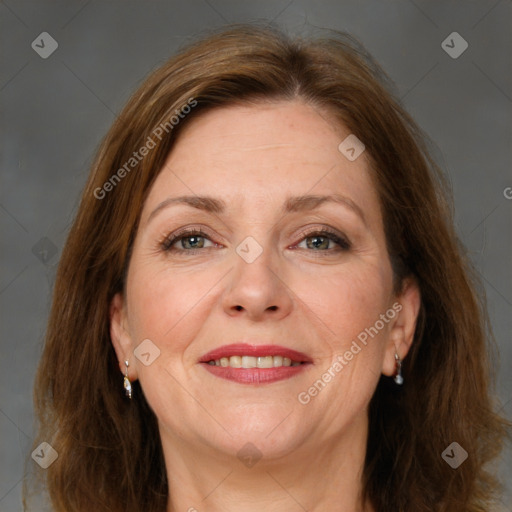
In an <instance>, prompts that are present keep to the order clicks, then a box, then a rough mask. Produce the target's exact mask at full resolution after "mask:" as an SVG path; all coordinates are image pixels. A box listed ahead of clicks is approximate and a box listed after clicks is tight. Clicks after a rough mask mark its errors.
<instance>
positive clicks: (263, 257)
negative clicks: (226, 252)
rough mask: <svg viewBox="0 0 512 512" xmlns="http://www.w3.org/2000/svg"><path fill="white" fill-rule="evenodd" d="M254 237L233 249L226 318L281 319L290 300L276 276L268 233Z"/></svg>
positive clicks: (276, 261)
mask: <svg viewBox="0 0 512 512" xmlns="http://www.w3.org/2000/svg"><path fill="white" fill-rule="evenodd" d="M256 236H258V238H259V239H260V241H261V243H260V242H259V241H258V240H257V239H256ZM256 236H248V237H246V238H244V239H243V240H242V241H241V242H240V243H239V244H238V245H237V246H236V248H235V252H234V254H233V260H234V261H233V263H234V269H233V270H234V271H233V272H230V278H229V279H230V285H229V287H228V289H227V291H226V294H225V297H224V309H225V310H226V312H228V313H229V314H234V312H235V311H236V312H240V313H241V312H245V314H247V315H249V316H250V317H252V318H259V317H261V316H262V315H265V314H269V313H270V312H273V316H274V317H275V316H276V315H277V316H282V315H285V314H287V313H288V312H289V310H290V308H291V298H290V296H289V293H288V291H287V289H286V287H285V286H284V284H283V282H282V280H281V279H280V278H279V275H278V267H279V254H278V252H277V249H276V248H275V247H274V246H273V245H272V244H271V237H270V236H269V233H268V232H267V233H265V232H263V231H261V232H260V233H259V235H256Z"/></svg>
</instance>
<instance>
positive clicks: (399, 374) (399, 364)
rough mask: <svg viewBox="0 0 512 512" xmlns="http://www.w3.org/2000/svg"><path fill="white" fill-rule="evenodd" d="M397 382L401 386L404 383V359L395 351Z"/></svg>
mask: <svg viewBox="0 0 512 512" xmlns="http://www.w3.org/2000/svg"><path fill="white" fill-rule="evenodd" d="M395 367H396V370H395V378H394V380H395V382H396V384H398V385H399V386H401V385H402V384H403V383H404V378H403V377H402V360H401V359H400V356H399V355H398V354H397V353H396V352H395Z"/></svg>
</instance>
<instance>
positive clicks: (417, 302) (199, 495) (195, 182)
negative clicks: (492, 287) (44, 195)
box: [36, 26, 507, 512]
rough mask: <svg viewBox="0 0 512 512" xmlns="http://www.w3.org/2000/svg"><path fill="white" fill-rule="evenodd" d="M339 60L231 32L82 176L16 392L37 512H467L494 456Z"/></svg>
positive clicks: (361, 102)
mask: <svg viewBox="0 0 512 512" xmlns="http://www.w3.org/2000/svg"><path fill="white" fill-rule="evenodd" d="M383 77H384V74H383V73H382V71H381V70H380V69H379V68H378V66H377V65H376V64H375V63H374V62H373V61H372V60H371V58H370V57H369V56H367V55H366V54H365V53H364V51H363V50H362V49H361V48H360V47H358V46H357V45H356V43H354V42H353V41H351V40H350V39H349V38H347V37H344V36H342V35H340V34H334V35H332V36H331V37H330V38H329V39H325V40H312V41H308V40H306V41H303V40H289V39H287V37H285V36H284V35H283V34H281V33H279V32H278V31H275V30H272V29H268V28H267V29H263V28H256V27H252V26H237V27H232V28H229V29H225V30H223V31H222V32H221V33H219V34H216V35H213V36H210V37H208V38H206V39H204V40H202V41H200V42H198V43H196V44H195V45H193V46H190V47H188V48H186V49H185V50H183V51H182V52H181V53H180V54H179V55H177V56H175V57H173V58H172V59H171V60H170V61H169V62H168V63H166V64H165V65H164V66H163V67H161V68H160V69H158V70H157V71H156V72H155V73H154V74H153V75H152V76H150V77H149V79H148V80H147V81H146V82H145V83H144V84H143V85H142V87H141V88H140V89H139V91H137V92H136V93H135V95H134V96H133V97H132V99H131V100H130V101H129V103H128V105H127V106H126V108H125V109H124V110H123V112H122V113H121V115H120V116H119V118H118V119H117V120H116V122H115V124H114V126H113V127H112V129H111V130H110V132H109V134H108V135H107V137H106V139H105V141H104V143H103V145H102V146H101V149H100V151H99V154H98V157H97V159H96V162H95V163H94V166H93V170H92V172H91V176H90V179H89V181H88V184H87V186H86V189H85V191H84V194H83V198H82V202H81V205H80V208H79V211H78V214H77V218H76V220H75V223H74V225H73V227H72V229H71V232H70V234H69V238H68V241H67V244H66V247H65V249H64V251H63V254H62V259H61V262H60V267H59V271H58V276H57V281H56V286H55V292H54V302H53V308H52V312H51V317H50V322H49V327H48V333H47V340H46V345H45V349H44V354H43V357H42V361H41V364H40V368H39V372H38V375H37V382H36V405H37V410H38V413H39V417H40V421H41V429H40V438H39V440H38V442H41V441H47V442H49V443H50V445H51V446H52V447H53V449H54V450H55V451H56V453H57V454H58V457H57V459H56V460H55V462H53V464H52V465H51V466H50V467H49V468H48V469H47V470H46V473H44V476H45V478H46V484H47V488H48V491H49V494H50V498H51V501H52V504H53V506H54V509H55V510H56V511H71V510H76V511H90V510H95V511H101V510H110V511H117V510H119V511H121V510H123V511H134V512H135V511H142V510H144V511H158V512H163V511H169V512H170V511H172V512H175V511H182V510H183V511H185V510H188V511H194V510H197V511H199V512H201V511H203V510H204V511H220V510H223V511H224V510H237V511H240V510H243V511H245V512H247V511H253V510H266V511H292V510H297V511H299V510H309V511H325V510H340V511H346V512H356V511H374V512H383V511H384V512H388V511H406V510H407V511H415V512H421V511H429V512H432V511H450V512H457V511H472V512H473V511H483V510H488V506H489V505H490V503H491V500H492V497H493V491H494V488H495V480H494V478H493V476H492V474H491V473H490V472H488V471H487V469H486V468H487V466H486V467H485V468H484V465H486V464H487V463H488V462H489V461H491V460H492V459H493V458H494V457H495V456H496V455H497V454H498V453H499V452H500V447H501V441H502V438H503V436H504V435H505V433H506V428H507V424H506V422H505V420H504V419H502V418H500V417H499V416H498V415H496V414H494V412H493V409H494V402H493V401H492V398H491V395H490V383H491V379H490V376H491V372H490V369H489V363H488V359H487V355H486V354H487V341H486V340H487V334H486V325H487V324H486V315H485V308H484V307H483V306H481V305H480V303H479V301H478V298H477V295H476V293H475V288H474V285H473V284H472V271H471V267H470V265H469V263H468V261H467V259H466V258H465V256H464V254H463V251H462V250H461V248H460V246H459V243H458V241H457V238H456V234H455V232H454V228H453V220H452V218H451V215H450V204H449V201H448V199H447V196H446V193H445V192H444V189H445V186H444V182H443V179H442V176H441V174H440V172H439V170H438V168H437V167H436V165H435V163H434V162H433V160H432V159H431V158H430V156H429V154H428V152H427V149H426V145H425V143H424V136H423V135H422V133H421V131H420V130H419V129H418V128H417V127H416V125H415V124H414V122H413V121H412V120H411V118H410V117H409V116H408V115H407V114H406V113H405V112H404V110H403V109H402V107H401V106H400V105H399V103H398V102H397V101H396V99H394V98H393V96H392V94H391V93H390V92H389V91H388V87H387V83H386V81H385V79H384V78H383Z"/></svg>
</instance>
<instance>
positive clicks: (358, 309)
mask: <svg viewBox="0 0 512 512" xmlns="http://www.w3.org/2000/svg"><path fill="white" fill-rule="evenodd" d="M390 283H391V278H390V277H389V276H388V275H387V273H386V272H381V271H380V270H377V271H375V272H372V271H371V269H370V268H369V267H368V266H361V267H360V268H357V266H351V267H350V268H348V267H347V269H344V270H343V271H341V272H338V273H331V274H330V275H329V276H328V277H326V278H325V279H323V278H322V279H315V280H308V282H307V285H306V283H304V281H303V280H301V279H300V278H298V280H297V282H296V285H295V289H297V290H300V291H298V295H299V296H300V298H301V299H302V300H303V301H304V302H305V303H306V305H307V306H308V307H309V308H310V309H311V310H312V311H313V313H314V314H315V315H316V316H317V317H318V318H319V319H321V320H322V322H323V323H324V324H325V326H326V327H328V331H329V338H330V340H331V342H330V343H329V344H330V345H331V347H333V348H335V349H336V351H341V350H346V348H345V347H346V346H347V344H348V345H350V343H351V342H352V340H355V339H357V336H358V335H359V334H360V333H361V332H365V329H367V328H369V327H371V326H373V325H374V324H375V322H376V321H377V320H378V319H379V317H380V315H381V314H384V313H385V312H386V310H387V309H388V307H389V297H390V291H391V286H390ZM381 330H382V331H383V334H384V332H386V329H381Z"/></svg>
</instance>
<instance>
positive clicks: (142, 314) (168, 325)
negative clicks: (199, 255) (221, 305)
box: [128, 261, 220, 355]
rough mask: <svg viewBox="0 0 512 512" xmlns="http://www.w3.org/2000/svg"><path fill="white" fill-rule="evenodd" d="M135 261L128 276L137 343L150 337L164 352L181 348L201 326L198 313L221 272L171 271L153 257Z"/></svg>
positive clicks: (130, 309) (203, 306)
mask: <svg viewBox="0 0 512 512" xmlns="http://www.w3.org/2000/svg"><path fill="white" fill-rule="evenodd" d="M134 263H135V264H134V268H133V272H132V273H131V274H130V276H129V280H128V296H129V297H130V299H131V300H130V302H129V315H130V329H131V332H132V336H133V338H134V343H135V342H136V340H137V339H145V338H149V339H151V340H152V341H154V342H155V343H156V344H157V345H158V346H159V348H160V349H161V350H162V353H169V352H174V353H177V352H180V351H182V350H183V348H184V347H183V344H184V343H188V342H189V341H190V339H191V336H192V334H193V333H194V332H195V331H197V330H198V329H199V328H200V326H201V323H202V322H201V318H198V316H199V317H200V316H202V315H201V312H202V311H204V310H205V305H207V304H208V302H209V296H210V295H211V294H212V293H213V291H214V289H215V284H216V283H217V282H218V281H219V277H220V276H218V275H217V274H216V273H213V272H191V271H176V270H172V271H171V269H170V268H167V267H166V265H165V264H164V265H161V264H155V262H154V261H153V262H148V264H146V265H144V264H143V263H142V264H141V262H140V261H139V262H137V261H136V262H134ZM171 341H172V343H170V342H171ZM163 355H165V354H163Z"/></svg>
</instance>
